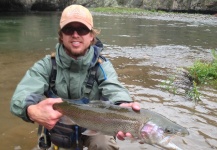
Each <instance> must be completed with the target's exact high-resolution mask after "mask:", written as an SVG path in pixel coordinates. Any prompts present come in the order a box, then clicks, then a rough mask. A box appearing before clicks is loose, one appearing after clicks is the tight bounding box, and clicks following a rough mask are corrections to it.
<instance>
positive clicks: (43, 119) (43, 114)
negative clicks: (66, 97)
mask: <svg viewBox="0 0 217 150" xmlns="http://www.w3.org/2000/svg"><path fill="white" fill-rule="evenodd" d="M60 102H62V99H61V98H47V99H45V100H43V101H41V102H39V103H38V104H35V105H30V106H29V107H28V108H27V113H28V116H29V118H30V119H31V120H32V121H34V122H37V123H38V124H40V125H42V126H44V127H45V128H47V129H48V130H50V129H52V128H53V127H54V125H55V124H56V122H57V121H58V120H59V118H60V117H62V114H61V113H60V112H58V111H56V110H54V109H53V104H54V103H60Z"/></svg>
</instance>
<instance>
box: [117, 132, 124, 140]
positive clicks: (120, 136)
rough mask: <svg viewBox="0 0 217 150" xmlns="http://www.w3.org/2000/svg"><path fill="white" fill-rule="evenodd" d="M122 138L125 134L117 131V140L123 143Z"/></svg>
mask: <svg viewBox="0 0 217 150" xmlns="http://www.w3.org/2000/svg"><path fill="white" fill-rule="evenodd" d="M124 137H125V134H124V133H123V132H121V131H119V132H118V134H117V138H118V139H119V140H122V141H123V140H125V139H124Z"/></svg>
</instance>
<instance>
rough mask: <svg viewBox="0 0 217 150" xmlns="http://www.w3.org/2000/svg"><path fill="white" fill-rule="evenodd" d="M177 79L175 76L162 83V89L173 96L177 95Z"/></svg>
mask: <svg viewBox="0 0 217 150" xmlns="http://www.w3.org/2000/svg"><path fill="white" fill-rule="evenodd" d="M175 79H176V78H175V76H170V77H169V78H168V79H167V80H165V81H163V82H162V84H161V87H162V88H164V89H165V90H167V91H170V92H172V93H173V94H176V90H177V89H176V88H175V87H174V86H173V83H174V81H175Z"/></svg>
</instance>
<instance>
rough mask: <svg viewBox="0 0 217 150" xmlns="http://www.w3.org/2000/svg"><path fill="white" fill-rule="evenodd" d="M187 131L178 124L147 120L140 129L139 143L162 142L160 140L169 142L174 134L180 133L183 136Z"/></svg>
mask: <svg viewBox="0 0 217 150" xmlns="http://www.w3.org/2000/svg"><path fill="white" fill-rule="evenodd" d="M188 134H189V132H188V130H187V129H186V128H184V127H182V126H180V125H178V124H175V123H174V124H173V123H172V124H170V122H169V123H168V124H166V123H165V124H160V123H158V124H157V123H155V122H152V121H148V122H147V123H145V124H144V125H143V126H142V128H141V130H140V136H141V139H142V141H141V143H149V144H156V143H162V141H164V143H165V141H166V143H169V142H170V140H171V139H172V138H171V137H173V136H174V135H180V136H185V135H188Z"/></svg>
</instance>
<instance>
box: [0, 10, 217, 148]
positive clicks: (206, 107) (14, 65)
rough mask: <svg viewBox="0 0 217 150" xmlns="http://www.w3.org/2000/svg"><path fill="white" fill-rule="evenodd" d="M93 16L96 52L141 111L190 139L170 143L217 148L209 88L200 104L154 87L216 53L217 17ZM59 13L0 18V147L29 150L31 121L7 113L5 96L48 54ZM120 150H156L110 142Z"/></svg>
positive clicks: (33, 137) (216, 108) (215, 106)
mask: <svg viewBox="0 0 217 150" xmlns="http://www.w3.org/2000/svg"><path fill="white" fill-rule="evenodd" d="M93 14H94V21H95V22H94V23H95V28H97V29H101V34H100V35H99V38H100V39H101V40H102V42H103V43H104V50H103V52H102V53H103V55H105V56H106V57H107V58H108V59H110V60H111V61H112V62H113V64H114V67H115V68H116V70H117V73H118V74H119V78H120V81H121V82H122V83H123V84H124V85H125V86H126V87H127V88H128V89H129V91H130V94H131V96H132V98H133V99H134V100H135V101H137V102H139V103H140V104H141V107H142V108H147V109H150V110H152V111H156V112H158V113H160V114H162V115H164V116H166V117H167V118H170V119H171V120H173V121H175V122H177V123H178V124H180V125H182V126H184V127H186V128H188V130H189V132H190V135H188V136H186V137H179V136H176V137H174V138H173V139H172V141H173V142H174V143H175V144H176V145H177V146H179V147H180V148H182V149H183V150H193V149H195V150H204V149H206V150H212V149H217V118H216V117H217V100H216V97H217V90H216V89H213V88H211V87H209V86H203V87H201V88H200V89H199V91H200V93H201V94H202V95H201V102H199V103H195V102H194V101H191V100H189V99H188V98H187V97H186V96H185V95H183V94H178V95H175V94H173V93H172V92H168V91H167V90H165V89H163V88H162V86H161V85H162V82H164V81H165V80H167V79H168V77H169V76H171V75H173V74H174V73H176V72H177V70H178V69H179V68H186V67H189V66H191V65H192V64H193V63H194V62H195V61H196V60H198V59H200V60H205V61H211V60H212V55H211V49H215V50H217V42H216V35H217V22H216V20H217V18H214V17H211V16H207V15H187V14H185V15H169V16H167V15H158V14H157V15H156V14H152V15H147V16H131V15H104V14H97V13H93ZM59 18H60V13H59V12H35V13H34V12H32V13H28V14H25V13H16V14H15V13H0V45H1V47H0V70H1V71H0V95H1V101H0V116H1V120H0V122H1V123H0V141H1V142H0V143H1V147H0V149H4V150H6V149H7V150H18V149H22V150H32V149H34V147H35V146H36V144H37V124H31V123H25V122H24V121H22V120H21V119H19V118H18V117H15V116H14V115H12V114H11V113H10V110H9V109H10V106H9V105H10V99H11V96H12V94H13V92H14V90H15V88H16V85H17V83H18V82H19V81H20V80H21V78H22V76H23V75H24V73H25V71H26V70H27V69H28V68H29V67H31V66H32V65H33V64H34V62H35V61H37V60H39V59H41V58H42V57H44V56H45V55H47V54H50V53H51V52H52V51H54V47H55V45H56V43H57V41H58V38H57V31H58V22H59ZM118 143H119V145H120V147H121V149H122V150H131V149H135V150H136V149H138V150H139V149H158V148H156V147H153V146H150V145H147V144H143V145H140V144H138V143H137V142H135V143H130V142H129V141H124V142H122V141H118Z"/></svg>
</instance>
